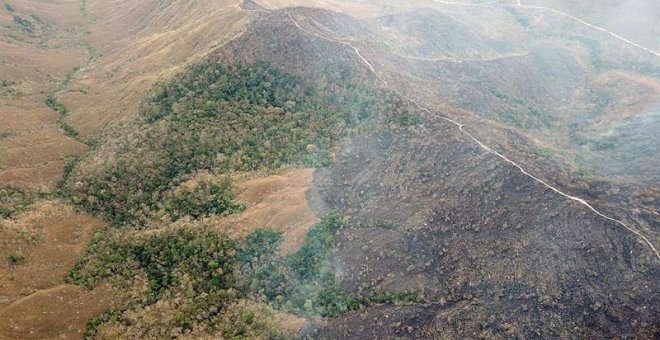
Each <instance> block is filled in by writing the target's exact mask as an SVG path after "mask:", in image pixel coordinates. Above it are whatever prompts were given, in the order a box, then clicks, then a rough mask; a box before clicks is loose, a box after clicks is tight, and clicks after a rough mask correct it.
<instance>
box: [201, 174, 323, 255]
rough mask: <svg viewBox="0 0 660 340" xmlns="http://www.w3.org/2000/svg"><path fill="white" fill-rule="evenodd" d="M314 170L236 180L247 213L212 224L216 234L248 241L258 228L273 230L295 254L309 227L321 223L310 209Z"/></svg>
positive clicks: (286, 249)
mask: <svg viewBox="0 0 660 340" xmlns="http://www.w3.org/2000/svg"><path fill="white" fill-rule="evenodd" d="M313 174H314V169H287V170H282V171H281V172H279V173H277V174H275V175H270V176H267V177H256V178H249V179H243V180H234V185H235V186H236V193H237V194H238V197H237V201H238V202H241V203H245V204H246V206H247V208H246V209H245V211H243V212H241V213H238V214H233V215H229V216H227V217H213V218H209V219H208V221H205V222H209V223H210V224H211V225H213V226H215V228H216V230H218V231H220V232H222V233H225V234H228V235H229V236H231V237H233V238H237V239H241V240H242V239H245V238H246V237H247V236H248V235H249V234H251V233H252V232H254V231H255V230H256V229H257V228H271V229H274V230H278V231H281V232H282V233H283V235H282V236H283V238H282V244H281V246H280V250H281V251H282V252H283V253H291V252H294V251H296V250H298V249H299V248H300V246H301V245H302V243H303V241H304V239H305V236H306V235H307V231H308V230H309V227H311V226H312V225H314V224H315V223H317V222H318V221H319V219H318V217H316V215H315V214H314V212H313V211H312V210H311V209H310V208H309V207H308V206H307V198H306V192H307V190H308V189H309V187H310V185H311V183H312V178H313Z"/></svg>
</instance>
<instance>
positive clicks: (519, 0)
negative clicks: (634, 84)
mask: <svg viewBox="0 0 660 340" xmlns="http://www.w3.org/2000/svg"><path fill="white" fill-rule="evenodd" d="M431 1H433V2H435V3H439V4H443V5H451V6H462V7H473V8H477V7H483V6H492V5H500V6H507V4H502V3H501V2H502V0H494V1H489V2H482V3H478V4H472V3H465V2H456V1H443V0H431ZM516 1H517V2H516V5H517V6H518V7H520V8H523V9H533V10H541V11H548V12H552V13H554V14H557V15H559V16H562V17H565V18H569V19H571V20H574V21H577V22H578V23H580V24H582V25H585V26H587V27H589V28H592V29H595V30H597V31H601V32H603V33H607V34H608V35H610V36H612V37H614V38H616V39H618V40H620V41H623V42H624V43H626V44H628V45H631V46H634V47H637V48H640V49H642V50H644V51H646V52H648V53H651V54H653V55H655V56H656V57H660V53H659V52H657V51H654V50H652V49H650V48H648V47H646V46H643V45H640V44H638V43H636V42H634V41H630V40H628V39H626V38H624V37H622V36H620V35H618V34H616V33H614V32H612V31H610V30H608V29H605V28H603V27H600V26H596V25H594V24H591V23H588V22H587V21H585V20H583V19H580V18H578V17H576V16H573V15H571V14H568V13H566V12H562V11H560V10H557V9H554V8H549V7H543V6H533V5H525V4H523V2H522V0H516Z"/></svg>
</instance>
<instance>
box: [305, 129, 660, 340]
mask: <svg viewBox="0 0 660 340" xmlns="http://www.w3.org/2000/svg"><path fill="white" fill-rule="evenodd" d="M309 198H310V199H312V202H313V206H315V207H316V209H317V211H318V212H319V213H320V214H323V213H326V212H329V211H339V212H343V213H344V214H346V215H347V218H348V219H349V227H348V228H347V229H344V230H343V231H341V232H340V235H339V237H338V246H337V251H336V257H337V261H338V268H340V272H339V273H338V276H339V277H340V278H341V282H342V286H343V287H344V288H345V289H346V290H347V291H349V292H352V293H354V294H358V295H365V296H369V295H372V294H377V293H380V292H387V293H400V292H409V291H414V292H418V293H419V294H420V296H422V297H423V300H424V303H420V304H417V305H414V306H392V305H390V306H387V305H386V306H376V307H370V308H366V309H364V310H361V311H357V312H353V313H349V314H346V315H344V316H342V317H339V318H335V319H330V320H329V321H328V322H327V324H323V325H316V326H315V327H316V328H314V327H311V328H312V329H313V330H309V331H308V332H309V334H312V335H313V337H320V338H341V337H349V338H387V337H399V336H403V337H412V338H417V337H422V338H466V337H469V338H472V337H481V336H483V337H489V338H490V337H497V338H555V337H562V338H567V337H578V338H585V337H587V338H603V337H611V336H620V337H636V338H653V337H654V336H658V331H659V328H658V323H657V320H658V312H659V310H658V305H659V302H660V301H659V300H660V295H659V294H658V287H657V280H658V278H659V277H660V271H658V266H657V263H656V258H655V255H654V254H653V253H652V252H651V251H650V248H648V247H647V246H646V245H645V244H644V243H642V242H641V241H640V240H639V239H637V238H636V237H634V235H633V234H631V233H630V232H629V231H627V230H625V229H623V228H622V227H620V226H618V225H616V224H614V223H612V222H609V221H608V220H606V219H603V218H601V217H599V216H597V215H596V214H594V213H593V212H591V211H589V210H588V209H587V208H586V207H584V206H582V205H580V204H577V203H575V202H572V201H570V200H568V199H565V198H564V197H562V196H560V195H558V194H556V193H555V192H553V191H551V190H549V189H547V188H546V187H544V186H542V185H540V184H538V183H537V182H535V181H533V180H532V179H530V178H529V177H526V176H525V175H523V174H522V173H521V172H520V171H518V169H516V168H514V167H513V166H511V165H509V164H507V163H504V162H502V161H501V160H500V159H498V158H497V157H495V156H493V155H491V154H488V153H485V152H484V151H483V150H482V149H480V148H478V146H477V145H476V144H474V143H473V142H471V141H469V140H467V139H466V138H464V137H463V136H462V135H460V134H459V133H458V132H457V130H456V129H455V128H454V127H453V126H450V125H447V124H443V123H432V122H425V123H424V124H422V126H421V127H420V128H417V129H411V130H410V131H395V132H386V133H379V134H374V135H370V136H360V137H357V138H355V139H354V140H353V141H352V142H351V143H350V145H349V146H348V147H346V148H345V149H344V150H343V152H342V153H341V154H340V155H339V156H338V159H337V161H336V162H335V164H334V165H333V166H331V167H330V168H328V169H325V170H319V171H318V172H317V174H316V176H315V181H314V189H313V190H312V191H310V193H309Z"/></svg>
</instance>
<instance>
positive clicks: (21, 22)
mask: <svg viewBox="0 0 660 340" xmlns="http://www.w3.org/2000/svg"><path fill="white" fill-rule="evenodd" d="M14 24H15V25H16V27H18V29H19V30H21V31H23V32H26V33H28V34H34V33H35V29H36V28H35V27H34V25H33V24H32V22H30V20H27V19H25V18H23V17H21V16H19V15H14Z"/></svg>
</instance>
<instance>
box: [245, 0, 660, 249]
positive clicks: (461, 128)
mask: <svg viewBox="0 0 660 340" xmlns="http://www.w3.org/2000/svg"><path fill="white" fill-rule="evenodd" d="M520 1H521V0H518V3H519V4H520ZM489 4H490V3H489ZM246 10H248V11H257V12H262V13H273V12H272V11H269V10H265V9H246ZM283 12H284V13H285V14H286V15H287V16H288V17H289V19H290V20H291V22H292V23H293V24H294V25H295V26H296V28H298V29H299V30H300V31H302V32H304V33H306V34H309V35H312V36H315V37H317V38H320V39H323V40H326V41H330V42H334V43H337V44H341V45H344V46H346V47H349V48H351V49H352V50H353V51H354V52H355V54H356V55H357V57H358V58H360V60H361V61H362V62H363V63H364V64H365V65H366V66H367V67H368V68H369V70H370V71H371V72H372V73H373V74H374V76H375V77H376V78H378V80H379V81H380V82H381V83H382V84H383V86H384V87H385V88H387V89H389V90H391V91H393V92H395V93H396V94H398V95H400V96H401V97H402V98H405V99H406V100H408V101H409V102H411V103H412V104H413V105H415V106H416V107H417V108H419V109H420V110H422V111H423V112H426V113H428V114H429V115H432V116H435V117H438V118H440V119H443V120H445V121H447V122H450V123H452V124H454V125H455V126H456V127H457V128H458V130H459V131H460V132H461V133H463V134H464V135H466V136H467V137H468V138H470V139H471V140H473V141H474V142H475V143H476V144H477V145H479V147H480V148H482V149H483V150H485V151H486V152H488V153H490V154H493V155H495V156H497V157H499V158H500V159H502V160H504V161H505V162H507V163H509V164H511V165H512V166H514V167H516V168H517V169H518V170H519V171H520V172H521V173H522V174H524V175H525V176H527V177H529V178H531V179H533V180H534V181H536V182H537V183H539V184H541V185H543V186H545V187H546V188H548V189H550V190H552V191H554V192H555V193H557V194H559V195H561V196H563V197H565V198H568V199H570V200H572V201H574V202H576V203H579V204H581V205H583V206H585V207H586V208H587V209H589V210H591V211H592V212H593V213H595V214H596V215H598V216H600V217H602V218H604V219H606V220H608V221H610V222H613V223H615V224H617V225H618V226H620V227H623V228H624V229H626V230H628V231H630V232H631V233H633V234H634V235H635V236H637V238H638V239H639V240H640V241H642V242H643V244H646V245H647V246H648V247H649V248H650V249H651V250H652V251H653V253H654V254H655V256H656V258H657V259H658V260H660V254H659V253H658V250H657V249H656V247H655V246H654V245H653V243H652V242H651V241H650V240H649V239H648V238H647V237H646V236H644V235H643V234H642V233H641V232H639V231H637V230H635V229H633V228H632V227H630V226H629V225H627V224H626V223H624V222H622V221H620V220H618V219H616V218H614V217H611V216H608V215H606V214H604V213H602V212H600V211H599V210H597V209H596V208H594V207H593V205H591V204H590V203H589V202H587V201H586V200H585V199H583V198H580V197H577V196H573V195H570V194H567V193H565V192H563V191H561V190H559V189H558V188H556V187H554V186H552V185H550V184H548V183H547V182H545V181H543V180H541V179H540V178H538V177H536V176H534V175H532V174H531V173H529V172H528V171H527V170H525V168H523V167H522V166H521V165H520V164H518V163H516V162H514V161H513V160H511V159H510V158H508V157H506V156H504V155H503V154H501V153H499V152H497V151H495V150H494V149H493V148H491V147H490V146H488V145H486V144H485V143H483V142H482V141H480V140H479V139H478V138H476V137H475V136H474V135H472V134H471V133H470V132H468V131H466V130H465V129H464V127H465V124H463V123H461V122H459V121H457V120H454V119H452V118H449V117H445V116H443V115H441V114H438V113H434V112H432V111H431V110H430V109H428V108H426V107H424V106H422V105H420V104H419V103H417V101H415V100H414V99H412V98H410V97H408V96H406V95H404V94H403V93H401V92H399V91H397V90H396V89H394V88H391V87H390V86H389V84H388V83H387V81H385V79H383V78H382V77H381V76H380V75H379V74H378V72H376V69H375V68H374V66H373V65H372V64H371V63H370V62H369V60H367V59H366V58H365V57H364V56H363V55H362V54H361V53H360V50H359V49H358V48H357V47H356V46H355V45H353V44H351V43H349V42H346V41H342V40H338V39H333V38H329V37H326V36H323V35H321V34H318V33H315V32H311V31H309V30H307V29H305V28H303V27H302V26H301V25H300V24H299V23H298V22H297V21H296V20H295V19H294V18H293V16H292V15H291V13H289V12H288V11H286V10H284V11H283Z"/></svg>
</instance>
